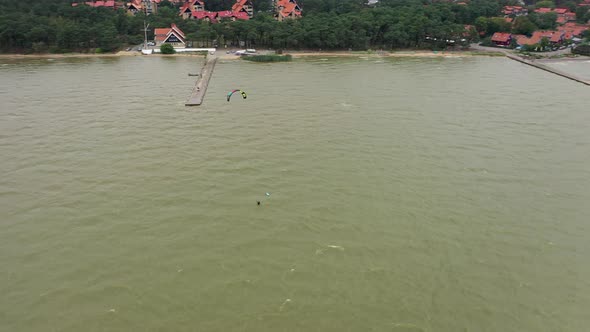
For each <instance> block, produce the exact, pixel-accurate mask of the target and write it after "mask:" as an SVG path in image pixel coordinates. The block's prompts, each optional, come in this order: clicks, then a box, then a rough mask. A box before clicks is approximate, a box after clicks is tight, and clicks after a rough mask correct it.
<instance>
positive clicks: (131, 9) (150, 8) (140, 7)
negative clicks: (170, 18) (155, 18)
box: [126, 0, 160, 15]
mask: <svg viewBox="0 0 590 332" xmlns="http://www.w3.org/2000/svg"><path fill="white" fill-rule="evenodd" d="M158 3H160V0H131V2H128V3H127V5H126V9H127V13H128V14H130V15H135V14H137V13H139V12H144V13H145V14H146V15H150V14H155V13H157V12H158Z"/></svg>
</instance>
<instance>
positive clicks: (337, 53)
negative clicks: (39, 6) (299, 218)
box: [0, 50, 502, 60]
mask: <svg viewBox="0 0 590 332" xmlns="http://www.w3.org/2000/svg"><path fill="white" fill-rule="evenodd" d="M225 52H226V50H218V51H217V53H218V54H217V57H218V58H220V59H223V60H228V59H239V58H240V57H239V56H236V55H234V54H226V53H225ZM264 53H265V52H264V51H262V52H261V54H264ZM284 54H290V55H292V56H293V57H294V58H303V57H317V56H322V57H466V56H482V55H484V56H485V55H487V56H501V55H502V54H501V53H500V52H497V53H494V52H478V51H472V50H466V51H426V50H417V51H410V50H408V51H391V52H389V51H383V52H363V51H318V52H315V51H305V50H304V51H284ZM126 56H146V55H143V54H141V53H140V52H134V51H120V52H117V53H103V54H95V53H58V54H52V53H43V54H15V53H11V54H0V59H35V58H38V59H48V58H54V59H66V58H114V57H126ZM149 56H157V57H201V56H203V54H195V53H176V54H150V55H149Z"/></svg>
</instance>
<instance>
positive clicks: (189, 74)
mask: <svg viewBox="0 0 590 332" xmlns="http://www.w3.org/2000/svg"><path fill="white" fill-rule="evenodd" d="M188 76H199V74H191V73H188Z"/></svg>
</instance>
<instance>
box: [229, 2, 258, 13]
mask: <svg viewBox="0 0 590 332" xmlns="http://www.w3.org/2000/svg"><path fill="white" fill-rule="evenodd" d="M231 11H232V12H234V13H246V14H248V17H252V16H254V6H252V1H250V0H237V1H236V3H234V5H233V6H232V7H231Z"/></svg>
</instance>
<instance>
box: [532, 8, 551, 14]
mask: <svg viewBox="0 0 590 332" xmlns="http://www.w3.org/2000/svg"><path fill="white" fill-rule="evenodd" d="M552 11H553V9H551V8H547V7H541V8H537V9H535V13H539V14H547V13H551V12H552Z"/></svg>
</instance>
